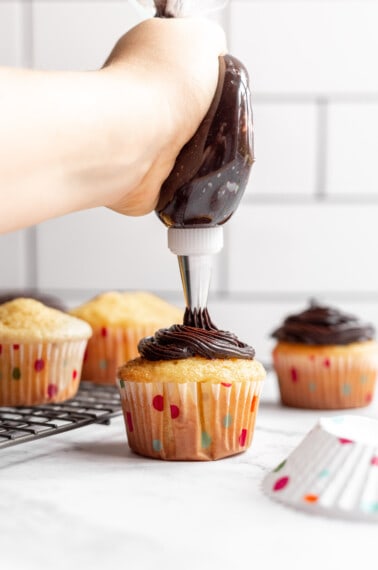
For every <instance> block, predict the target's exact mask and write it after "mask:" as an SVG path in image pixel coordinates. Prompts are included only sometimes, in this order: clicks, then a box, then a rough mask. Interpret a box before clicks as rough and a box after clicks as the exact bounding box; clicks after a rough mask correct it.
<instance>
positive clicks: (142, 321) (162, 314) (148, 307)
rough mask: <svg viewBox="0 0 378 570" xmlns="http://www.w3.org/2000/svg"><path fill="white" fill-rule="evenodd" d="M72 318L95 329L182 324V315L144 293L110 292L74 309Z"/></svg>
mask: <svg viewBox="0 0 378 570" xmlns="http://www.w3.org/2000/svg"><path fill="white" fill-rule="evenodd" d="M70 314H71V315H74V316H75V317H79V318H80V319H84V320H85V321H87V322H88V323H89V324H90V325H92V326H93V327H96V326H104V325H115V326H138V325H151V326H152V327H156V328H162V327H169V326H171V325H173V324H176V323H182V318H183V311H182V310H181V309H178V308H177V307H174V306H173V305H170V304H169V303H167V302H166V301H163V299H160V298H159V297H157V296H156V295H152V294H151V293H145V292H142V291H141V292H122V293H119V292H117V291H109V292H107V293H102V294H101V295H98V296H97V297H95V298H94V299H91V300H90V301H88V302H87V303H85V304H83V305H81V306H80V307H77V308H75V309H72V310H71V311H70Z"/></svg>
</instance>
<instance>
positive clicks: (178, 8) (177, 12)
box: [133, 0, 228, 18]
mask: <svg viewBox="0 0 378 570" xmlns="http://www.w3.org/2000/svg"><path fill="white" fill-rule="evenodd" d="M133 1H134V3H136V4H138V5H140V6H142V7H143V8H145V9H146V13H147V14H150V15H155V16H157V17H160V18H183V17H185V16H205V15H207V14H210V13H211V12H216V11H218V10H222V8H224V7H225V6H226V5H227V4H228V0H133Z"/></svg>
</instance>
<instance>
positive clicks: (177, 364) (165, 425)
mask: <svg viewBox="0 0 378 570" xmlns="http://www.w3.org/2000/svg"><path fill="white" fill-rule="evenodd" d="M193 325H194V323H193V322H192V321H191V320H188V314H187V313H186V317H185V319H184V324H183V325H174V326H172V327H170V328H169V329H164V330H159V331H157V333H156V334H155V336H153V337H149V338H146V339H143V340H142V341H141V343H140V345H139V350H140V352H141V354H142V357H141V358H137V359H135V360H132V361H130V362H128V363H126V364H125V365H124V366H123V367H122V368H120V370H119V373H118V385H119V388H120V393H121V401H122V408H123V413H124V418H125V424H126V430H127V437H128V443H129V446H130V448H131V449H132V450H133V451H135V452H136V453H139V454H141V455H145V456H148V457H154V458H160V459H170V460H210V459H220V458H222V457H227V456H230V455H234V454H236V453H240V452H242V451H245V450H246V449H247V448H248V447H249V445H250V443H251V441H252V436H253V432H254V425H255V420H256V414H257V410H258V405H259V399H260V394H261V390H262V384H263V380H264V378H265V370H264V368H263V366H262V365H261V364H260V363H259V362H258V361H256V360H254V350H253V348H252V347H250V346H248V345H246V344H244V343H242V342H240V341H239V340H238V339H237V337H236V336H235V335H233V334H232V333H229V332H226V331H221V330H218V329H217V328H216V327H215V326H214V325H213V324H212V323H211V321H210V318H209V317H208V315H207V314H206V315H205V319H204V320H203V319H201V323H200V326H198V325H199V323H198V322H197V323H196V326H193Z"/></svg>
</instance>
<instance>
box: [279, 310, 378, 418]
mask: <svg viewBox="0 0 378 570" xmlns="http://www.w3.org/2000/svg"><path fill="white" fill-rule="evenodd" d="M272 336H273V337H274V338H275V339H277V341H278V342H277V344H276V346H275V348H274V350H273V364H274V368H275V371H276V373H277V377H278V382H279V388H280V393H281V400H282V403H283V404H285V405H287V406H293V407H298V408H317V409H346V408H357V407H362V406H367V405H368V404H370V402H371V401H372V399H373V395H374V390H375V384H376V378H377V373H378V343H377V342H376V341H375V340H374V336H375V331H374V328H373V327H372V326H371V325H370V324H367V323H363V322H361V321H360V320H359V319H358V318H357V317H355V316H353V315H349V314H346V313H342V312H341V311H339V310H337V309H334V308H329V307H322V306H318V305H316V304H312V305H311V306H310V308H309V309H307V310H305V311H303V312H302V313H299V314H297V315H291V316H289V317H287V318H286V319H285V321H284V323H283V325H282V326H280V327H279V328H278V329H277V330H275V331H274V333H273V334H272Z"/></svg>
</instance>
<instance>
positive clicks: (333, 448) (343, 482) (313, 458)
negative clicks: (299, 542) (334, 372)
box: [263, 416, 378, 522]
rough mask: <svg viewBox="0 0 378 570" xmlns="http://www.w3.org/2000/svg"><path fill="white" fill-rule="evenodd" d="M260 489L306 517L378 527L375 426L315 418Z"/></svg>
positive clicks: (359, 421) (377, 437)
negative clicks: (357, 521) (316, 422)
mask: <svg viewBox="0 0 378 570" xmlns="http://www.w3.org/2000/svg"><path fill="white" fill-rule="evenodd" d="M263 489H264V491H265V492H266V493H267V494H268V495H269V496H270V497H271V498H272V499H275V500H277V501H280V502H282V503H284V504H286V505H288V506H291V507H294V508H298V509H304V510H306V511H308V512H310V513H314V514H321V515H325V516H330V517H332V516H336V517H343V518H348V519H356V520H358V519H360V520H365V521H371V522H378V421H376V420H372V419H369V418H364V417H359V416H337V417H334V418H321V419H320V420H319V422H318V424H317V425H316V426H315V427H314V428H313V429H312V431H311V432H310V433H309V434H308V435H307V436H306V437H305V439H304V440H303V441H302V442H301V443H300V445H299V446H298V447H297V448H296V449H295V450H294V451H293V452H292V453H291V454H290V455H289V457H288V458H287V459H286V460H285V461H283V462H282V463H281V464H280V465H278V467H276V469H274V470H273V471H272V472H271V473H269V474H268V475H267V476H266V477H265V479H264V481H263Z"/></svg>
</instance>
